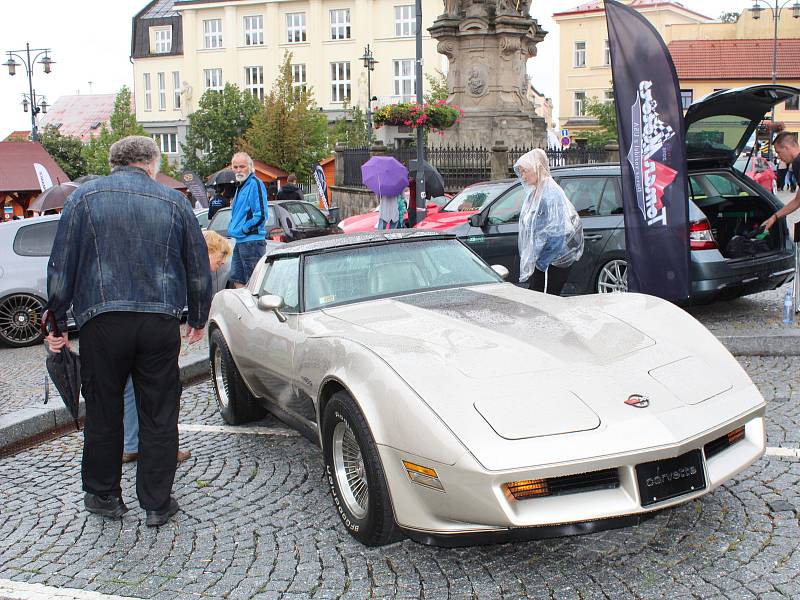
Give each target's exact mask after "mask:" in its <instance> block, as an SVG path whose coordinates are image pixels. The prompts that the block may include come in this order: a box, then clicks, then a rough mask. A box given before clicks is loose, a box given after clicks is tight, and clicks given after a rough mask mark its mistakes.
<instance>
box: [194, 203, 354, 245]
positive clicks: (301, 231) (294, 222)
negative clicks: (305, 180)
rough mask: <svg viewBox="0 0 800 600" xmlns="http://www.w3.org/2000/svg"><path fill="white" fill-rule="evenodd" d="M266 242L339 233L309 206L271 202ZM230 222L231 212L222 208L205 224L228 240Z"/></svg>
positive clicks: (321, 213)
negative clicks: (267, 240)
mask: <svg viewBox="0 0 800 600" xmlns="http://www.w3.org/2000/svg"><path fill="white" fill-rule="evenodd" d="M268 212H269V216H268V218H267V223H266V230H267V239H269V240H272V241H275V242H293V241H295V240H301V239H304V238H310V237H317V236H320V235H329V234H333V233H342V232H341V230H340V229H339V228H338V227H337V226H336V224H335V223H331V222H330V221H329V219H328V217H327V216H326V215H325V213H323V212H322V211H321V210H320V209H318V208H317V207H316V206H314V205H313V204H311V203H310V202H303V201H300V200H274V201H272V202H270V203H269V211H268ZM230 222H231V209H230V208H221V209H220V210H218V211H217V213H216V214H215V215H214V218H213V219H212V220H211V222H210V223H209V224H208V229H210V230H211V231H216V232H217V233H219V234H220V235H224V236H226V237H227V235H228V224H229V223H230Z"/></svg>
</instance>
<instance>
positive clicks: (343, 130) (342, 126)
mask: <svg viewBox="0 0 800 600" xmlns="http://www.w3.org/2000/svg"><path fill="white" fill-rule="evenodd" d="M368 143H369V140H368V139H367V122H366V120H365V118H364V112H363V111H362V110H361V107H360V106H353V107H352V108H349V107H347V106H345V108H344V114H343V115H342V116H341V117H339V118H338V119H336V121H334V122H333V123H331V124H330V125H329V126H328V150H329V151H330V150H332V149H333V147H334V146H336V144H345V145H347V146H351V147H352V146H366V145H367V144H368Z"/></svg>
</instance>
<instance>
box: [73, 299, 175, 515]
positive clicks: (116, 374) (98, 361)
mask: <svg viewBox="0 0 800 600" xmlns="http://www.w3.org/2000/svg"><path fill="white" fill-rule="evenodd" d="M180 349H181V338H180V323H179V321H178V319H176V318H175V317H170V316H167V315H160V314H151V313H135V312H111V313H104V314H101V315H98V316H96V317H94V318H92V319H90V320H89V321H88V322H87V323H86V324H84V325H83V327H81V329H80V355H81V380H82V382H81V383H82V385H83V397H84V398H85V399H86V426H85V428H84V442H83V463H82V467H81V473H82V476H83V489H84V491H86V492H89V493H92V494H97V495H101V496H102V495H107V494H111V495H114V496H118V497H121V495H122V489H121V487H120V480H121V478H122V442H123V426H122V415H123V412H124V408H123V399H122V395H123V392H124V390H125V383H126V381H127V379H128V375H129V374H130V375H131V376H132V378H133V388H134V390H135V393H136V407H137V409H138V413H139V459H138V461H137V463H136V495H137V497H138V498H139V504H140V505H141V507H142V508H144V509H145V510H162V509H164V508H166V507H167V506H168V505H169V497H170V493H171V492H172V483H173V480H174V479H175V468H176V466H177V453H178V403H179V400H180V396H181V383H180V377H179V371H178V354H179V353H180Z"/></svg>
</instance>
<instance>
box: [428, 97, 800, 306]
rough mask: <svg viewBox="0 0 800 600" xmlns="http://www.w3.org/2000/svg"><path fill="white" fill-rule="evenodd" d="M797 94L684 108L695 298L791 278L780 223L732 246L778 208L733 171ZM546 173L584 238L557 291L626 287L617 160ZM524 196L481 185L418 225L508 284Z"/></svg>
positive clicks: (514, 271) (515, 273)
mask: <svg viewBox="0 0 800 600" xmlns="http://www.w3.org/2000/svg"><path fill="white" fill-rule="evenodd" d="M798 93H800V90H797V89H795V88H790V87H787V86H771V85H759V86H751V87H747V88H739V89H735V90H725V91H722V92H716V93H714V94H711V95H709V96H707V97H706V98H703V99H701V100H698V101H697V102H696V103H695V104H693V105H692V106H691V107H690V108H689V110H688V111H687V114H686V122H687V124H688V127H687V134H686V145H687V157H688V163H689V242H690V249H691V280H692V292H691V300H692V301H706V300H711V299H715V298H731V297H736V296H742V295H745V294H752V293H755V292H759V291H763V290H768V289H774V288H776V287H778V286H780V285H782V284H783V283H785V282H786V281H788V280H789V279H791V277H792V276H793V274H794V245H793V243H792V240H791V238H790V236H789V231H788V228H787V227H786V223H785V220H781V221H779V222H778V223H777V224H776V225H775V226H774V227H773V228H772V229H771V230H770V232H769V234H768V235H767V236H766V237H765V239H763V240H760V241H759V243H758V244H757V245H756V244H753V245H752V247H751V248H744V247H743V246H742V245H741V244H740V243H738V242H741V240H742V238H743V237H744V234H749V233H752V232H754V231H755V230H756V229H757V228H758V226H759V225H760V224H761V223H762V222H763V221H764V220H765V219H767V217H769V216H770V215H771V214H773V213H774V212H775V211H777V210H778V209H779V208H781V207H782V206H783V204H782V203H781V202H780V200H778V199H777V198H776V197H775V196H773V195H772V194H771V193H770V192H768V191H766V190H765V189H764V188H762V187H761V186H760V185H758V184H756V183H755V182H753V181H752V180H750V179H749V178H747V177H745V176H743V175H742V174H741V173H739V172H738V171H736V170H734V169H733V162H734V160H735V158H736V157H737V156H738V155H739V153H740V151H741V149H742V147H743V146H744V144H745V142H746V141H747V140H748V139H749V138H750V137H751V135H752V134H753V132H754V131H755V128H756V126H757V125H758V123H759V122H760V121H761V119H762V118H763V116H764V114H765V113H766V112H767V111H768V110H769V109H770V108H771V107H772V106H773V105H774V104H777V103H779V102H783V101H785V100H786V99H787V98H789V97H791V96H792V95H795V94H798ZM552 176H553V178H554V179H555V180H556V181H557V182H558V183H559V185H561V187H562V188H563V189H564V192H565V193H566V195H567V197H568V198H569V199H570V201H571V202H572V203H573V204H574V205H575V208H576V210H577V211H578V214H579V215H580V217H581V220H582V222H583V230H584V240H585V246H584V254H583V256H582V257H581V259H580V260H579V261H578V262H577V263H575V265H574V266H573V268H572V270H571V271H570V274H569V279H568V280H567V283H566V285H565V286H564V289H563V291H562V293H563V294H564V295H571V294H591V293H605V292H622V291H627V285H628V284H627V261H626V254H625V226H624V223H623V215H622V212H623V209H622V194H621V188H620V167H619V165H616V164H614V165H611V164H608V165H583V166H573V167H563V168H554V169H553V170H552ZM524 197H525V195H524V191H523V189H522V187H521V185H520V184H519V183H518V182H517V180H516V179H507V180H501V181H489V182H485V183H478V184H475V185H472V186H469V187H467V188H465V189H464V190H463V191H462V192H461V193H459V194H458V195H457V196H456V197H455V198H453V200H451V201H450V202H449V203H448V204H447V205H446V206H445V207H444V208H442V209H441V210H440V212H439V213H437V214H435V215H432V216H431V217H430V218H429V219H426V220H424V221H423V222H422V223H420V225H419V227H421V228H429V229H440V230H446V231H448V232H449V233H456V234H457V235H459V237H462V238H463V239H464V240H465V241H466V242H467V244H468V245H469V246H470V247H472V249H473V250H475V252H477V253H478V254H479V255H480V256H481V257H482V258H483V259H484V260H486V262H488V263H489V264H502V265H504V266H505V267H507V268H508V269H509V271H510V275H509V280H510V281H512V282H515V283H516V282H517V280H518V278H519V252H518V249H517V234H518V220H519V213H520V209H521V207H522V202H523V200H524ZM750 250H752V251H750Z"/></svg>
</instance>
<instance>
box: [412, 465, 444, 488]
mask: <svg viewBox="0 0 800 600" xmlns="http://www.w3.org/2000/svg"><path fill="white" fill-rule="evenodd" d="M403 466H404V467H405V468H406V473H407V474H408V478H409V479H410V480H411V481H412V482H414V483H416V484H419V485H423V486H425V487H429V488H433V489H435V490H439V491H440V492H443V491H444V485H442V482H441V481H439V475H437V473H436V471H435V470H434V469H431V468H430V467H423V466H422V465H418V464H416V463H412V462H409V461H407V460H404V461H403Z"/></svg>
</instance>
